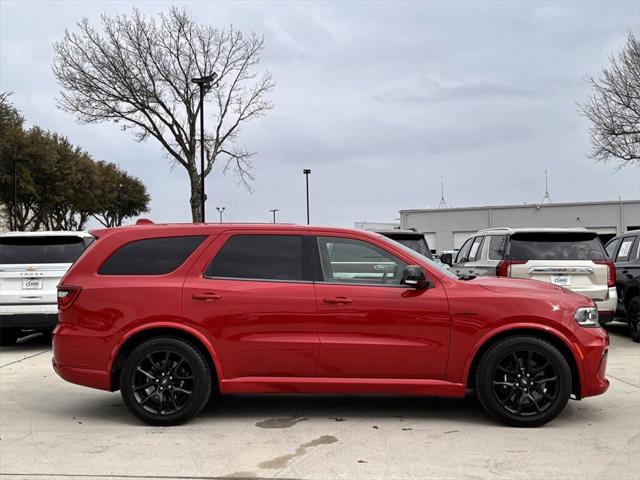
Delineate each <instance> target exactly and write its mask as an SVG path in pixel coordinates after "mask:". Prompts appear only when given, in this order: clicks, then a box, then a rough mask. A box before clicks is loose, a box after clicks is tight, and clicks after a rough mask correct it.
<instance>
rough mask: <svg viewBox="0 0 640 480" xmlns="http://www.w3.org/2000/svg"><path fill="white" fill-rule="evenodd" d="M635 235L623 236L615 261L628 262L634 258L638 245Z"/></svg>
mask: <svg viewBox="0 0 640 480" xmlns="http://www.w3.org/2000/svg"><path fill="white" fill-rule="evenodd" d="M637 243H638V242H637V241H636V237H625V238H623V239H622V243H621V244H620V249H619V250H618V255H617V256H616V262H630V261H632V260H635V259H636V255H637V251H638V246H637Z"/></svg>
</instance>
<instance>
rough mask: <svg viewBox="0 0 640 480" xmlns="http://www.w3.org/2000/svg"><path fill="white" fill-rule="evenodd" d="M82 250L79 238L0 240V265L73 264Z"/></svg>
mask: <svg viewBox="0 0 640 480" xmlns="http://www.w3.org/2000/svg"><path fill="white" fill-rule="evenodd" d="M82 250H83V242H82V238H81V237H76V236H62V235H60V236H57V237H56V236H33V237H32V236H29V237H26V236H25V237H17V236H16V237H4V238H0V263H4V264H13V265H15V264H25V263H28V264H34V263H73V262H75V261H76V260H77V259H78V257H79V256H80V254H81V253H82Z"/></svg>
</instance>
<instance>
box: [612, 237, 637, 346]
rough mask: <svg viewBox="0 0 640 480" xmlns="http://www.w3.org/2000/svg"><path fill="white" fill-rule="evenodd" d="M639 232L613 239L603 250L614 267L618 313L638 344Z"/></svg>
mask: <svg viewBox="0 0 640 480" xmlns="http://www.w3.org/2000/svg"><path fill="white" fill-rule="evenodd" d="M639 237H640V230H633V231H629V232H627V233H625V234H624V235H618V236H617V237H613V238H612V239H611V240H609V242H608V243H607V245H606V247H605V249H606V251H607V254H608V255H609V258H611V259H613V261H614V263H615V266H616V290H617V293H618V312H619V313H621V314H624V315H625V316H626V318H627V322H628V325H629V332H630V333H631V337H632V338H633V340H634V341H635V342H640V245H639V244H640V239H639Z"/></svg>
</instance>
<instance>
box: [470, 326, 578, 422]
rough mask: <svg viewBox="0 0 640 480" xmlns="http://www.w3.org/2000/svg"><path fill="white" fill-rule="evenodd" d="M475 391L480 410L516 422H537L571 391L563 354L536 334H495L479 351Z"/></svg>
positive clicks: (552, 414)
mask: <svg viewBox="0 0 640 480" xmlns="http://www.w3.org/2000/svg"><path fill="white" fill-rule="evenodd" d="M476 391H477V394H478V398H479V399H480V402H481V403H482V406H483V407H484V408H485V410H486V411H487V412H488V413H490V414H491V415H492V416H493V417H495V418H496V419H498V420H500V421H502V422H504V423H506V424H508V425H512V426H516V427H537V426H540V425H544V424H545V423H547V422H549V421H550V420H552V419H553V418H555V417H556V416H557V415H558V414H559V413H560V412H561V411H562V409H563V408H564V407H565V405H566V404H567V401H568V399H569V395H570V393H571V369H570V367H569V365H568V363H567V360H566V359H565V357H564V355H563V354H562V353H561V352H560V351H559V350H558V349H557V348H556V347H555V346H553V345H552V344H551V343H549V342H547V341H546V340H543V339H541V338H538V337H532V336H525V335H519V336H513V337H509V338H506V339H503V340H500V341H499V342H497V343H496V344H495V345H493V346H491V347H490V348H489V349H488V350H487V351H486V352H485V353H484V355H483V356H482V358H481V360H480V363H479V365H478V369H477V372H476Z"/></svg>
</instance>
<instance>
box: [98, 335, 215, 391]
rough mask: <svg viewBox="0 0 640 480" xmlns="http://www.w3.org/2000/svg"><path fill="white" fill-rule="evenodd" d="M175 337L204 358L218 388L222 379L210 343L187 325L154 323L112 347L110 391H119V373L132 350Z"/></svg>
mask: <svg viewBox="0 0 640 480" xmlns="http://www.w3.org/2000/svg"><path fill="white" fill-rule="evenodd" d="M162 336H169V337H177V338H180V339H182V340H185V341H187V342H189V343H191V344H192V345H193V346H194V347H196V348H197V349H198V350H199V351H200V353H201V354H202V355H203V356H204V358H205V360H206V361H207V363H208V364H209V368H210V369H211V371H212V372H213V373H214V374H215V376H216V378H215V379H214V386H217V388H219V382H220V380H221V379H222V378H223V377H222V368H221V366H220V361H219V358H218V356H217V354H216V352H215V350H214V348H213V345H211V342H209V340H208V339H207V338H206V337H205V336H204V334H202V333H201V332H199V331H198V330H196V329H194V328H192V327H189V326H187V325H176V324H174V323H154V324H149V325H144V326H141V327H139V328H136V329H133V330H131V331H130V332H128V333H127V335H126V336H124V338H123V339H122V340H121V341H120V342H119V343H118V344H117V345H116V346H115V347H114V349H113V351H112V353H111V357H110V361H109V372H110V386H111V391H116V390H119V389H120V371H121V369H122V366H123V365H124V362H125V360H126V358H127V356H128V355H129V354H130V353H131V352H132V351H133V349H134V348H135V347H136V346H138V345H140V344H141V343H142V342H144V341H145V340H148V339H150V338H154V337H162Z"/></svg>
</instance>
